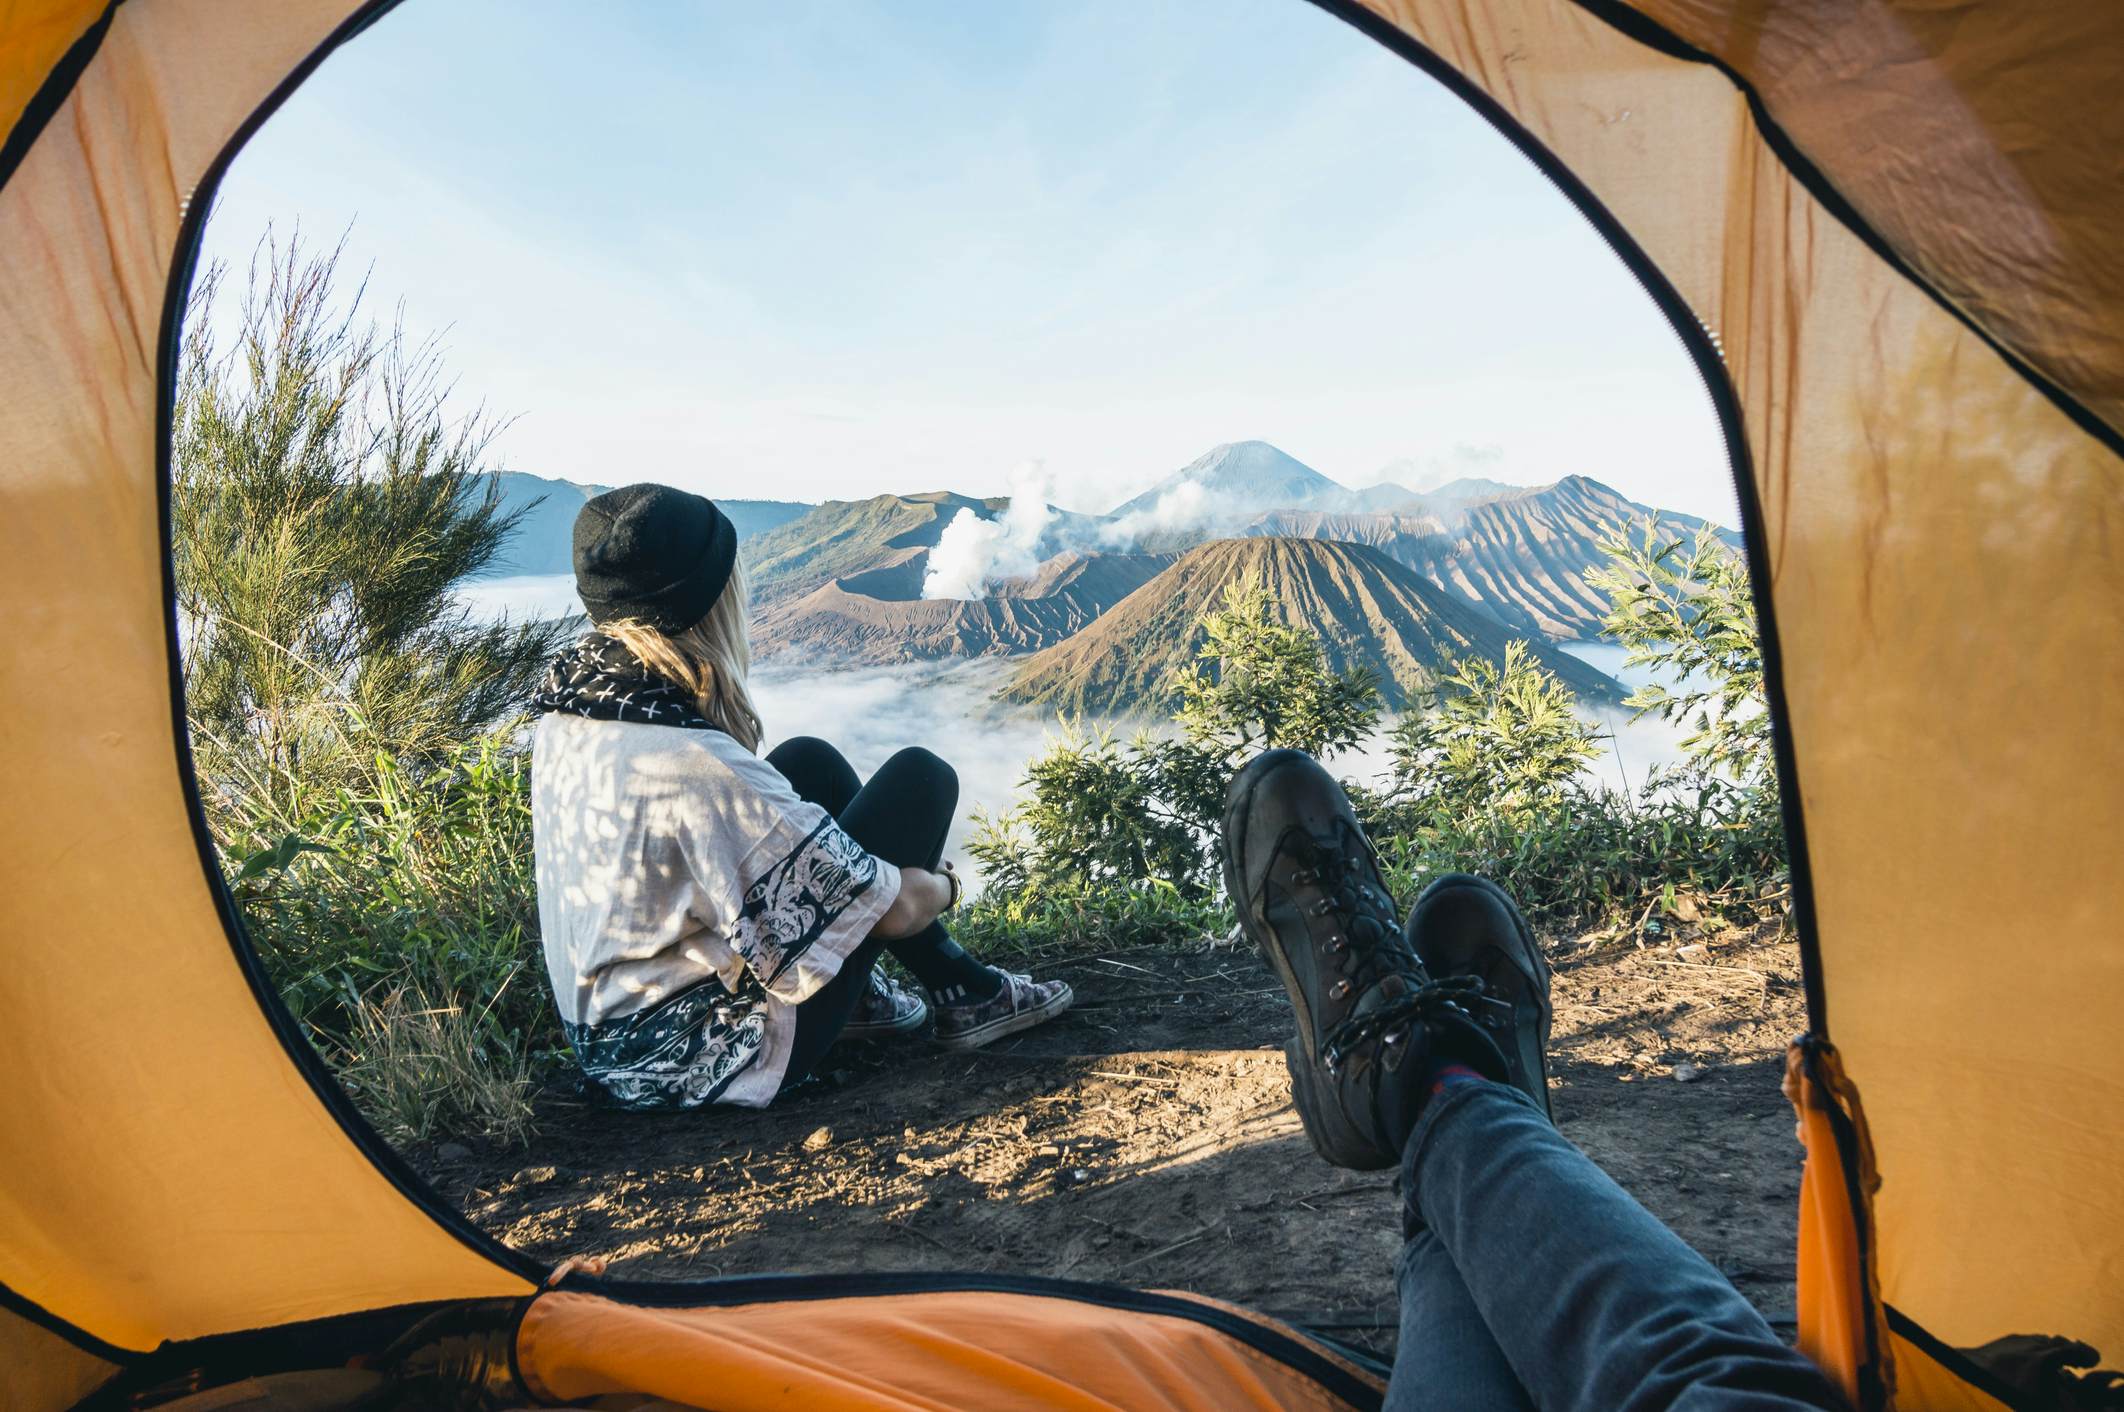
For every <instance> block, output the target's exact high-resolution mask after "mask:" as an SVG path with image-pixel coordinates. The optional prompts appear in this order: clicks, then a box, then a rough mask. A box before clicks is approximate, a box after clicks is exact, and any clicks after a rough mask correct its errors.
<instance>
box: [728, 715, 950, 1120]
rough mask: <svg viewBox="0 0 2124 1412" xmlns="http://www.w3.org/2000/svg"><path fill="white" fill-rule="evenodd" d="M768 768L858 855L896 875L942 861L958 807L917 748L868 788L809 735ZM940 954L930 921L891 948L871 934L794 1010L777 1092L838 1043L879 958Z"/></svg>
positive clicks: (942, 934)
mask: <svg viewBox="0 0 2124 1412" xmlns="http://www.w3.org/2000/svg"><path fill="white" fill-rule="evenodd" d="M767 763H768V764H770V765H772V766H774V767H775V768H776V769H777V770H780V771H781V772H782V776H783V778H785V779H787V780H788V781H789V783H790V785H791V786H792V787H793V788H794V789H795V790H796V792H797V793H798V794H800V795H802V796H803V797H804V798H805V799H808V800H810V801H811V802H812V803H814V804H817V805H820V806H821V807H823V808H824V809H825V810H826V812H827V813H829V814H831V815H833V817H834V818H835V820H837V821H838V822H839V823H840V825H841V827H842V828H843V829H845V830H847V831H848V836H849V837H850V838H853V839H854V840H855V841H856V842H857V843H860V844H861V845H863V851H864V852H866V853H872V854H875V855H876V856H878V857H880V858H883V859H884V860H885V861H886V862H888V863H891V864H893V865H895V866H896V867H902V868H929V869H932V870H933V869H935V868H936V866H937V864H938V863H940V862H942V861H943V858H944V836H945V835H946V834H947V833H949V832H950V831H951V821H952V816H953V815H954V814H955V813H956V812H957V811H958V807H959V776H958V774H957V773H956V772H955V771H953V769H952V768H951V766H949V765H947V764H945V763H944V762H943V761H942V760H939V759H938V758H937V757H936V756H934V755H932V754H930V753H929V752H928V751H927V750H924V749H922V748H921V747H920V746H910V747H909V748H908V749H906V750H902V751H901V752H900V753H899V754H897V755H895V756H893V757H892V758H891V759H890V760H887V761H886V762H885V763H884V764H882V765H880V766H878V770H877V773H876V774H874V775H872V776H871V777H870V782H869V783H867V784H865V783H864V782H863V781H861V780H859V779H858V778H856V772H855V768H854V767H853V766H851V765H850V764H849V763H848V761H847V760H846V759H845V758H844V757H843V756H842V754H841V752H840V751H838V750H836V749H834V748H833V747H832V746H831V745H829V744H827V743H826V742H825V741H823V740H820V739H818V738H817V737H815V736H808V735H800V736H794V737H792V738H791V739H788V740H785V741H783V742H782V743H781V744H780V745H777V746H776V747H775V748H774V749H772V750H770V751H768V752H767ZM945 947H950V948H952V949H953V950H954V951H956V950H957V947H958V943H956V942H954V941H953V940H952V939H951V933H950V932H948V931H946V930H945V929H944V924H943V923H942V922H931V923H930V924H929V925H928V926H927V927H924V928H923V929H922V930H921V931H918V932H916V933H915V934H914V935H913V936H905V937H896V938H894V939H893V940H891V941H887V940H885V939H884V938H883V937H880V936H877V935H872V936H870V937H869V938H867V939H866V940H865V941H864V942H863V944H862V945H860V946H858V947H857V948H856V949H855V950H854V951H852V952H850V953H849V955H848V959H847V960H845V961H843V962H842V963H841V969H840V970H839V971H838V972H837V973H835V975H834V978H833V979H832V980H830V981H828V982H826V984H824V985H822V986H820V987H819V988H818V990H817V991H815V992H813V994H812V996H811V998H810V999H808V1000H806V1001H804V1002H803V1003H802V1004H801V1005H799V1006H797V1013H796V1037H795V1038H794V1039H793V1040H792V1041H791V1043H790V1049H789V1067H788V1068H787V1070H786V1071H785V1072H784V1075H783V1078H782V1087H783V1088H784V1089H787V1088H788V1087H789V1086H790V1085H791V1084H794V1083H796V1082H797V1081H798V1080H800V1079H802V1078H803V1077H804V1076H805V1075H806V1074H809V1073H810V1072H811V1070H812V1068H813V1066H814V1065H816V1064H817V1063H818V1062H819V1060H820V1058H822V1057H823V1056H824V1055H825V1053H826V1050H827V1048H828V1046H830V1045H831V1044H832V1043H833V1042H834V1040H836V1039H838V1038H839V1037H840V1034H841V1031H842V1029H843V1028H844V1027H846V1025H847V1024H848V1017H849V1016H850V1015H853V1014H854V1013H855V1007H856V1003H857V1002H858V1001H860V1000H861V999H862V998H863V995H864V993H865V992H866V991H867V990H868V989H869V988H870V968H871V966H872V965H873V964H875V963H876V961H877V959H878V952H879V951H881V950H884V951H890V952H892V954H893V955H895V956H898V957H901V958H902V959H906V958H907V957H909V956H910V955H913V954H915V953H917V952H931V953H934V952H936V951H939V950H941V949H943V948H945Z"/></svg>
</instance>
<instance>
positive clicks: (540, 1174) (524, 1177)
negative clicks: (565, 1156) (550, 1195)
mask: <svg viewBox="0 0 2124 1412" xmlns="http://www.w3.org/2000/svg"><path fill="white" fill-rule="evenodd" d="M559 1175H560V1169H559V1168H557V1167H526V1168H524V1169H523V1170H522V1171H521V1172H518V1173H517V1174H516V1180H517V1184H518V1185H520V1186H544V1185H545V1184H546V1183H547V1182H550V1181H552V1180H554V1179H555V1178H556V1177H558V1176H559Z"/></svg>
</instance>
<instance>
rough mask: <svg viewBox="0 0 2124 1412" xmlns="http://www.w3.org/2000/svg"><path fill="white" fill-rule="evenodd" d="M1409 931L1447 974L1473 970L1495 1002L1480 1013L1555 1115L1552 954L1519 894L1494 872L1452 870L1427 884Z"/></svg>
mask: <svg viewBox="0 0 2124 1412" xmlns="http://www.w3.org/2000/svg"><path fill="white" fill-rule="evenodd" d="M1402 934H1403V936H1405V937H1406V938H1407V940H1408V943H1409V945H1410V947H1411V948H1413V949H1414V950H1415V952H1416V956H1417V959H1418V960H1420V961H1422V962H1423V966H1424V969H1425V970H1427V971H1429V972H1430V973H1431V974H1432V975H1433V976H1434V977H1436V978H1437V979H1439V980H1440V981H1444V980H1447V979H1450V978H1454V977H1472V978H1473V979H1474V980H1475V981H1476V982H1478V983H1479V984H1480V985H1481V986H1482V990H1483V994H1484V995H1485V996H1486V997H1487V998H1488V1000H1489V1001H1490V1002H1491V1003H1490V1004H1487V1005H1484V1006H1483V1007H1482V1010H1481V1013H1480V1014H1479V1016H1478V1019H1479V1020H1480V1022H1481V1024H1482V1026H1483V1028H1484V1029H1485V1030H1486V1031H1488V1033H1489V1035H1490V1038H1492V1039H1494V1040H1496V1041H1497V1047H1498V1048H1499V1049H1502V1050H1503V1051H1504V1058H1505V1069H1506V1071H1507V1072H1508V1073H1509V1074H1510V1076H1511V1084H1512V1086H1513V1087H1514V1088H1516V1089H1518V1090H1519V1091H1520V1092H1522V1093H1524V1094H1526V1096H1527V1097H1529V1098H1531V1099H1533V1100H1534V1101H1535V1102H1536V1103H1537V1104H1539V1105H1540V1106H1541V1111H1542V1112H1543V1113H1545V1114H1547V1115H1548V1118H1549V1121H1550V1122H1552V1123H1553V1122H1555V1121H1556V1115H1555V1113H1554V1112H1552V1111H1551V1110H1550V1108H1549V1063H1548V1050H1549V1023H1550V1021H1551V1020H1552V1019H1553V1018H1554V1014H1555V1012H1554V1010H1553V1009H1552V1008H1551V1006H1550V1004H1549V962H1548V958H1547V957H1545V956H1543V955H1542V954H1541V948H1540V947H1539V946H1537V945H1535V942H1534V933H1533V931H1532V930H1531V929H1530V928H1529V927H1528V926H1527V919H1526V918H1525V917H1523V916H1521V915H1520V912H1519V908H1518V907H1517V906H1516V905H1514V904H1513V901H1512V896H1511V894H1510V893H1508V892H1506V891H1505V890H1504V889H1503V888H1501V887H1499V886H1498V885H1497V884H1496V883H1493V882H1491V881H1490V880H1489V879H1487V878H1478V877H1473V876H1471V875H1469V874H1467V873H1447V874H1445V875H1444V876H1442V877H1440V878H1438V879H1437V880H1436V881H1434V882H1433V883H1432V884H1431V885H1430V886H1429V887H1427V888H1425V889H1424V890H1423V896H1421V897H1419V898H1417V899H1416V906H1415V909H1414V910H1413V911H1411V912H1410V913H1409V924H1408V926H1407V927H1406V928H1404V929H1403V933H1402Z"/></svg>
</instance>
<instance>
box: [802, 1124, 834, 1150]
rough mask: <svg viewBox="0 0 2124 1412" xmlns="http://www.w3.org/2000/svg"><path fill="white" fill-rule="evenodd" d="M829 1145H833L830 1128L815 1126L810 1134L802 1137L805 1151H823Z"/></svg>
mask: <svg viewBox="0 0 2124 1412" xmlns="http://www.w3.org/2000/svg"><path fill="white" fill-rule="evenodd" d="M831 1146H833V1129H832V1128H815V1129H813V1130H812V1133H811V1136H810V1137H807V1138H805V1139H804V1150H805V1151H806V1152H824V1151H825V1150H826V1149H827V1148H829V1147H831Z"/></svg>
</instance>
